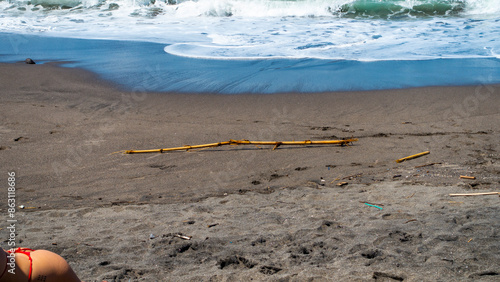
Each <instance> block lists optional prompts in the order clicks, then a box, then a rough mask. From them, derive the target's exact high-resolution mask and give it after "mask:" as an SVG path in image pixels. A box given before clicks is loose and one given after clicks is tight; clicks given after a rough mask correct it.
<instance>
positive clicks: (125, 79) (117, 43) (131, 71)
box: [0, 33, 500, 94]
mask: <svg viewBox="0 0 500 282" xmlns="http://www.w3.org/2000/svg"><path fill="white" fill-rule="evenodd" d="M0 38H4V39H5V40H0V49H1V50H4V51H3V52H4V54H2V56H0V62H4V63H5V62H11V63H12V62H17V61H24V60H25V59H26V58H31V59H33V60H34V61H35V62H37V61H39V62H56V61H59V62H66V63H65V67H71V68H73V67H76V68H83V69H85V70H87V71H92V72H94V73H96V74H98V75H99V76H100V77H101V78H103V79H105V80H107V81H110V82H112V83H114V84H115V85H119V86H120V88H121V89H122V90H128V91H130V90H132V91H134V90H141V91H142V90H144V91H147V92H178V93H196V92H202V93H222V94H242V93H259V94H276V93H290V92H297V93H318V92H332V91H373V90H387V89H406V88H411V87H433V86H444V87H446V86H450V85H461V86H466V85H478V84H499V83H500V59H499V58H494V57H485V58H458V59H457V58H440V59H437V58H435V59H431V60H427V59H423V60H387V61H357V60H339V59H319V58H293V59H292V58H290V59H278V58H274V59H273V58H269V59H262V60H253V59H248V60H231V59H224V58H221V59H202V58H190V57H181V56H175V55H171V54H168V53H166V52H165V51H164V48H165V46H167V45H168V44H161V43H155V42H143V41H132V40H128V41H127V40H106V39H77V38H64V37H52V36H43V35H32V34H6V33H0ZM67 62H70V63H67Z"/></svg>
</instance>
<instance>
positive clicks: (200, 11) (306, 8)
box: [0, 0, 500, 19]
mask: <svg viewBox="0 0 500 282" xmlns="http://www.w3.org/2000/svg"><path fill="white" fill-rule="evenodd" d="M0 2H4V3H8V4H9V5H7V7H6V9H4V11H5V12H8V11H9V10H10V11H11V10H18V11H20V12H22V11H35V12H36V11H40V10H43V11H45V12H48V11H51V10H71V11H79V12H81V11H82V10H85V9H88V10H93V11H112V10H119V9H122V10H125V11H128V12H129V15H130V16H146V17H161V16H168V17H179V18H183V17H193V16H194V17H329V16H330V17H348V18H387V19H398V18H405V17H409V18H414V17H431V16H460V15H464V14H473V15H494V14H498V13H499V12H500V1H499V0H9V1H6V0H0Z"/></svg>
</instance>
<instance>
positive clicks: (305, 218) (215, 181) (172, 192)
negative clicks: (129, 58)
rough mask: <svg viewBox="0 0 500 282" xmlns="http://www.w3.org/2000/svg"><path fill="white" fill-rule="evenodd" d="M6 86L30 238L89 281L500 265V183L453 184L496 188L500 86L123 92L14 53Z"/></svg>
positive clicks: (22, 231)
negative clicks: (244, 142) (343, 142)
mask: <svg viewBox="0 0 500 282" xmlns="http://www.w3.org/2000/svg"><path fill="white" fill-rule="evenodd" d="M0 85H1V86H2V88H1V90H0V95H1V101H2V102H1V104H0V116H1V124H0V155H1V158H2V162H1V164H0V166H1V170H0V171H1V172H2V175H4V176H3V177H2V179H3V180H2V181H3V182H4V184H6V183H7V177H8V175H7V173H8V172H12V171H14V172H15V173H16V203H17V204H18V205H23V206H24V209H20V208H19V209H18V210H17V211H16V218H17V219H18V223H17V226H18V231H17V235H16V240H17V243H18V244H19V246H24V247H30V248H35V249H48V250H51V251H54V252H56V253H59V254H60V255H62V256H63V257H64V258H65V259H67V260H68V262H69V263H70V264H71V266H72V267H73V269H74V270H75V271H76V273H77V274H78V275H79V277H80V278H81V279H82V280H85V281H101V280H107V281H249V280H257V281H261V280H266V281H329V280H331V281H370V280H381V281H498V280H499V279H500V221H499V220H498V219H499V218H500V206H499V204H500V197H499V195H487V196H469V197H465V196H460V197H451V196H450V195H449V194H451V193H477V192H500V163H499V160H500V155H499V151H500V142H499V140H500V123H499V121H500V110H499V105H500V94H499V93H500V88H499V87H498V85H478V86H468V87H429V88H414V89H404V90H386V91H366V92H335V93H316V94H300V93H288V94H273V95H262V94H261V95H259V94H252V95H250V94H248V95H246V94H241V95H216V94H213V95H212V94H176V93H149V92H124V91H120V90H117V88H115V87H113V86H112V85H109V84H107V83H105V82H103V81H100V80H99V79H98V78H97V77H96V76H95V75H93V74H91V73H88V72H85V71H82V70H79V69H68V68H61V67H58V66H55V65H50V64H45V65H25V64H0ZM350 137H354V138H358V139H359V141H357V142H354V143H353V144H352V145H350V146H336V145H334V146H325V145H323V146H293V147H292V146H281V147H279V148H278V149H276V150H272V147H269V146H260V148H258V147H255V146H227V147H217V148H211V149H206V150H193V151H188V152H185V151H179V152H172V153H163V154H137V155H136V154H132V155H129V154H122V153H120V152H121V151H124V150H130V149H156V148H167V147H177V146H182V145H186V144H189V145H197V144H204V143H212V142H219V141H228V140H230V139H248V140H265V141H291V140H296V141H300V140H331V139H342V138H350ZM423 151H430V154H428V155H425V156H422V157H420V158H416V159H413V160H408V161H405V162H402V163H396V162H395V160H396V159H399V158H402V157H405V156H409V155H413V154H416V153H420V152H423ZM461 175H467V176H473V177H475V179H472V180H469V179H463V178H460V176H461ZM321 179H324V181H323V182H321ZM341 182H346V183H347V184H345V185H342V186H339V185H338V184H339V183H341ZM4 186H5V185H4ZM3 193H4V195H5V196H1V198H2V199H6V195H7V190H6V189H4V192H3ZM6 203H7V202H6V200H4V204H2V205H1V206H0V207H1V218H2V221H3V222H4V225H6V219H7V216H8V214H7V207H6ZM0 228H2V229H0V235H1V236H2V238H8V233H7V230H6V228H5V227H3V226H0ZM178 235H181V236H178ZM183 236H188V238H190V240H186V239H183V238H181V237H183ZM2 242H3V243H2V247H3V248H4V249H5V248H7V245H6V241H4V240H2Z"/></svg>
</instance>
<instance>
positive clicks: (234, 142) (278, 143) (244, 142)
mask: <svg viewBox="0 0 500 282" xmlns="http://www.w3.org/2000/svg"><path fill="white" fill-rule="evenodd" d="M355 141H358V139H357V138H351V139H346V140H325V141H311V140H306V141H248V140H233V139H231V140H229V141H225V142H218V143H209V144H201V145H195V146H191V145H185V146H182V147H175V148H165V149H152V150H128V151H125V154H138V153H163V152H170V151H182V150H191V149H201V148H211V147H219V146H224V145H274V148H273V150H275V149H276V148H278V147H279V146H281V145H320V144H339V145H348V144H349V143H352V142H355Z"/></svg>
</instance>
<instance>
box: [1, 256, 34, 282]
mask: <svg viewBox="0 0 500 282" xmlns="http://www.w3.org/2000/svg"><path fill="white" fill-rule="evenodd" d="M27 251H29V252H27ZM33 251H35V250H32V249H30V248H17V249H16V250H15V251H14V253H19V254H24V255H26V256H28V259H29V261H30V273H29V275H28V282H30V281H31V272H32V271H33V260H32V259H31V252H33ZM7 253H9V254H11V253H12V252H11V251H10V250H9V251H7ZM6 255H7V254H6ZM5 269H7V265H5ZM4 272H5V271H4ZM2 275H3V274H2ZM0 277H1V276H0Z"/></svg>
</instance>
